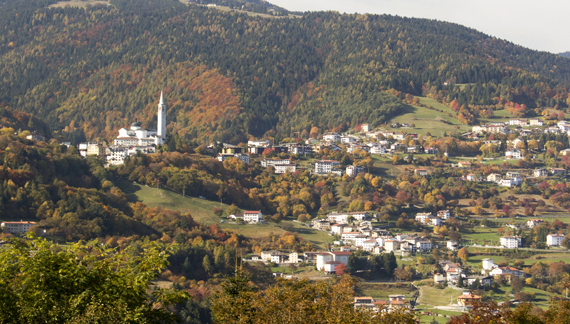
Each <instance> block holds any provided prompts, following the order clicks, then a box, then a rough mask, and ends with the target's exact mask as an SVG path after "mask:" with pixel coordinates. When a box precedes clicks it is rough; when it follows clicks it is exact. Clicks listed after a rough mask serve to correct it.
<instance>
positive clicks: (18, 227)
mask: <svg viewBox="0 0 570 324" xmlns="http://www.w3.org/2000/svg"><path fill="white" fill-rule="evenodd" d="M35 225H36V222H21V221H20V222H2V224H0V227H2V230H3V231H5V232H6V233H14V234H20V233H26V232H27V231H29V230H30V228H32V227H33V226H35Z"/></svg>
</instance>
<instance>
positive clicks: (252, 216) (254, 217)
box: [243, 210, 262, 223]
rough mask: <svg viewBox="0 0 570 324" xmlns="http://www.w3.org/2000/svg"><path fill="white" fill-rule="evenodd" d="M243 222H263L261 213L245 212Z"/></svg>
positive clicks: (257, 211)
mask: <svg viewBox="0 0 570 324" xmlns="http://www.w3.org/2000/svg"><path fill="white" fill-rule="evenodd" d="M243 220H244V222H246V223H258V222H259V221H261V220H262V215H261V211H259V210H255V211H245V212H243Z"/></svg>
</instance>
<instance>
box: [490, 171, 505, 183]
mask: <svg viewBox="0 0 570 324" xmlns="http://www.w3.org/2000/svg"><path fill="white" fill-rule="evenodd" d="M501 179H503V176H502V175H500V174H498V173H491V174H489V175H488V176H487V181H488V182H499V181H501Z"/></svg>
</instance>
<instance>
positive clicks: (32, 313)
mask: <svg viewBox="0 0 570 324" xmlns="http://www.w3.org/2000/svg"><path fill="white" fill-rule="evenodd" d="M167 252H168V251H165V249H164V248H163V247H162V246H161V245H159V244H158V243H156V242H149V241H146V242H144V243H143V245H142V247H141V250H138V251H136V250H135V249H132V248H127V249H125V250H124V251H122V252H117V251H116V250H114V249H107V248H105V247H104V246H101V245H100V244H99V243H98V242H97V241H93V242H89V243H87V244H82V243H76V244H73V245H71V246H68V247H64V246H61V245H56V244H53V243H50V242H48V241H46V240H44V239H39V238H35V237H32V236H30V237H29V239H26V240H21V239H13V240H11V241H9V242H7V243H5V244H3V246H2V248H1V249H0V309H2V311H1V312H0V323H170V322H175V321H176V318H177V317H176V316H175V315H174V314H172V313H171V312H170V311H169V310H168V309H167V307H168V306H169V305H172V304H176V303H179V302H181V301H183V300H184V299H187V296H188V295H187V294H186V293H184V292H179V291H176V290H163V289H158V288H154V287H151V286H150V283H151V280H153V279H155V278H156V277H157V276H158V275H159V274H160V272H161V271H162V270H163V269H165V268H166V266H167V265H168V261H167V257H168V255H169V253H167Z"/></svg>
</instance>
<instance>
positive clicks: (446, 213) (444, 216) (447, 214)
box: [437, 209, 451, 219]
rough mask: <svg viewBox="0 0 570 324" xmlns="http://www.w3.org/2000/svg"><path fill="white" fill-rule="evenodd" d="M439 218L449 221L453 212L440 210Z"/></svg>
mask: <svg viewBox="0 0 570 324" xmlns="http://www.w3.org/2000/svg"><path fill="white" fill-rule="evenodd" d="M437 217H439V218H441V219H449V218H450V217H451V212H450V211H449V210H447V209H446V210H439V211H438V212H437Z"/></svg>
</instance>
